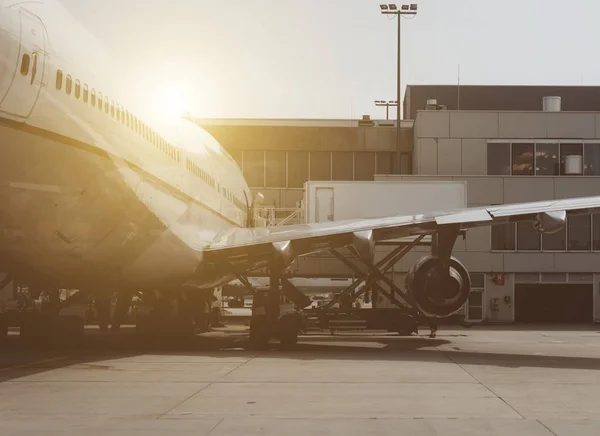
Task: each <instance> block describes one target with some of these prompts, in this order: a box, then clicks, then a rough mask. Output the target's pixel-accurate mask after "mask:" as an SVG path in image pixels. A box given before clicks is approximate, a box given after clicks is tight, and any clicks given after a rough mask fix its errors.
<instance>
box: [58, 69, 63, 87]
mask: <svg viewBox="0 0 600 436" xmlns="http://www.w3.org/2000/svg"><path fill="white" fill-rule="evenodd" d="M62 84H63V72H62V70H58V71H57V72H56V89H58V90H59V91H60V90H61V89H62Z"/></svg>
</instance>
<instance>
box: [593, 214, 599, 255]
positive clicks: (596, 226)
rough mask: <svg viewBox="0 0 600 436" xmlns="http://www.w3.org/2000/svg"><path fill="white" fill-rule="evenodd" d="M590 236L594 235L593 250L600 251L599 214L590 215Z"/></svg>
mask: <svg viewBox="0 0 600 436" xmlns="http://www.w3.org/2000/svg"><path fill="white" fill-rule="evenodd" d="M592 224H593V228H592V234H593V235H594V240H593V249H594V250H596V251H600V214H594V215H592Z"/></svg>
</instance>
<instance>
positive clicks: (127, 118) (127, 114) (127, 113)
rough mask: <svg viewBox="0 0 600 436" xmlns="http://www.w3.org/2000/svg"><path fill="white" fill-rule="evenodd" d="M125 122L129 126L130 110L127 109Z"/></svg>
mask: <svg viewBox="0 0 600 436" xmlns="http://www.w3.org/2000/svg"><path fill="white" fill-rule="evenodd" d="M125 124H127V127H129V111H125Z"/></svg>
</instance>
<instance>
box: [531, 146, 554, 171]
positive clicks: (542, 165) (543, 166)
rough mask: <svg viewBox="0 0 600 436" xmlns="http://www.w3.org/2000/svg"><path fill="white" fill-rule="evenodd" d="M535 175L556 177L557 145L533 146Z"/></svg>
mask: <svg viewBox="0 0 600 436" xmlns="http://www.w3.org/2000/svg"><path fill="white" fill-rule="evenodd" d="M535 174H536V175H538V176H558V144H536V145H535Z"/></svg>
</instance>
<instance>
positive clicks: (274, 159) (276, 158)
mask: <svg viewBox="0 0 600 436" xmlns="http://www.w3.org/2000/svg"><path fill="white" fill-rule="evenodd" d="M286 163H287V162H286V152H285V151H267V152H266V165H267V166H266V176H267V180H266V186H267V187H269V188H285V187H286V178H287V175H286V167H287V165H286Z"/></svg>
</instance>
